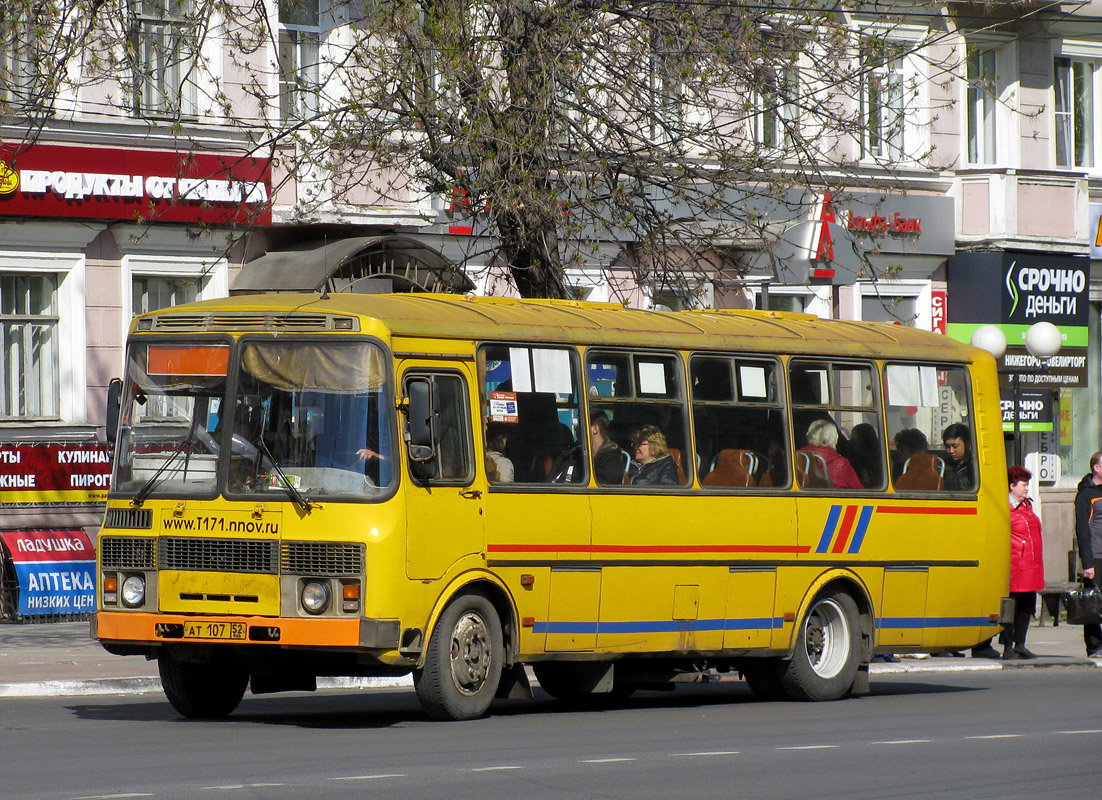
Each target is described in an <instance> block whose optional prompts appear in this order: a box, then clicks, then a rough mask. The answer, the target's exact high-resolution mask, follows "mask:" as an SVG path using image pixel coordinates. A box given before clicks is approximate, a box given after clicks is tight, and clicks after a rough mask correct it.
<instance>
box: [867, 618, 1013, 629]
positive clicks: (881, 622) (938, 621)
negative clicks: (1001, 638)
mask: <svg viewBox="0 0 1102 800" xmlns="http://www.w3.org/2000/svg"><path fill="white" fill-rule="evenodd" d="M998 624H999V623H997V622H992V621H991V620H990V619H988V618H987V617H880V619H878V620H876V627H877V628H971V627H975V626H977V625H998Z"/></svg>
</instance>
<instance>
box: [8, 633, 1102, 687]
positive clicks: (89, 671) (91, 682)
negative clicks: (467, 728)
mask: <svg viewBox="0 0 1102 800" xmlns="http://www.w3.org/2000/svg"><path fill="white" fill-rule="evenodd" d="M1027 644H1028V646H1029V649H1030V650H1032V651H1033V652H1034V653H1036V654H1037V655H1038V656H1039V657H1038V658H1037V659H1035V660H1031V661H993V660H989V659H983V658H971V657H970V656H966V657H964V658H943V657H938V658H934V657H928V658H923V657H914V656H903V657H901V658H900V660H899V661H898V662H895V663H883V662H874V663H873V664H872V665H871V666H870V668H869V669H870V671H871V672H872V673H873V674H874V675H875V674H878V673H893V672H895V673H898V672H959V671H968V670H996V669H1035V668H1038V667H1071V666H1075V667H1102V659H1090V658H1087V657H1086V654H1085V652H1084V649H1083V628H1082V627H1081V626H1079V625H1067V624H1062V625H1060V626H1058V627H1053V626H1052V622H1051V620H1048V621H1047V622H1046V624H1045V625H1044V626H1043V627H1039V626H1037V625H1036V624H1034V625H1031V626H1030V628H1029V639H1028V642H1027ZM410 683H411V682H410V679H409V677H406V678H400V679H393V678H387V679H368V678H357V679H319V680H318V687H319V688H371V687H381V686H404V685H410ZM160 689H161V682H160V679H159V678H158V677H157V662H155V661H146V660H145V659H144V658H142V657H140V656H113V655H111V654H110V653H108V652H107V651H106V650H104V649H103V647H101V646H100V645H99V643H98V642H96V641H94V640H92V639H91V638H90V637H89V634H88V623H87V622H59V623H42V624H25V625H17V624H0V698H4V697H45V696H71V695H93V694H140V693H143V692H158V691H160Z"/></svg>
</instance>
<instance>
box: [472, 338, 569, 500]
mask: <svg viewBox="0 0 1102 800" xmlns="http://www.w3.org/2000/svg"><path fill="white" fill-rule="evenodd" d="M479 376H480V381H481V392H480V394H481V399H482V405H483V408H482V425H483V431H484V433H485V436H484V440H485V441H486V443H487V446H488V448H489V447H494V448H499V449H494V450H493V451H492V453H493V455H492V456H491V455H490V454H489V453H490V450H489V449H488V450H487V459H488V461H487V474H488V475H489V478H490V481H491V482H493V483H498V484H501V483H541V484H544V483H553V484H581V483H585V481H586V473H585V458H584V455H585V442H584V441H583V440H581V439H579V438H578V435H579V432H581V433H584V432H585V426H584V425H581V424H580V420H581V415H580V410H579V409H580V406H581V400H580V391H579V386H580V383H581V381H580V380H579V375H578V359H577V356H576V353H575V351H573V350H571V349H569V348H566V347H535V346H532V345H523V344H508V345H504V344H486V345H483V346H482V348H481V349H480V351H479ZM491 434H492V435H491ZM503 465H504V466H505V467H506V468H505V469H500V468H499V467H501V466H503ZM491 466H492V468H491ZM510 468H511V469H510ZM510 472H511V473H512V479H511V480H509V478H508V474H509V473H510Z"/></svg>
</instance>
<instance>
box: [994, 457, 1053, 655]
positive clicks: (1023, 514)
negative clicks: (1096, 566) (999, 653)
mask: <svg viewBox="0 0 1102 800" xmlns="http://www.w3.org/2000/svg"><path fill="white" fill-rule="evenodd" d="M1032 477H1033V475H1032V474H1030V472H1029V470H1027V469H1025V468H1024V467H1018V466H1013V467H1011V468H1010V469H1008V470H1007V478H1008V479H1009V481H1010V596H1011V597H1013V598H1014V627H1013V628H1009V629H1007V630H1004V631H1003V634H1002V636H1001V637H1000V638H999V641H1000V642H1002V644H1003V648H1004V649H1003V658H1005V659H1008V660H1009V659H1015V658H1036V657H1037V656H1035V655H1034V654H1033V653H1031V652H1030V651H1029V650H1027V649H1026V646H1025V636H1026V631H1027V630H1028V629H1029V618H1030V617H1032V616H1033V614H1034V612H1035V611H1036V610H1037V592H1039V591H1041V590H1042V589H1044V588H1045V555H1044V549H1043V545H1042V543H1041V519H1040V517H1038V516H1037V515H1036V514H1035V513H1034V511H1033V501H1032V500H1030V499H1029V479H1030V478H1032Z"/></svg>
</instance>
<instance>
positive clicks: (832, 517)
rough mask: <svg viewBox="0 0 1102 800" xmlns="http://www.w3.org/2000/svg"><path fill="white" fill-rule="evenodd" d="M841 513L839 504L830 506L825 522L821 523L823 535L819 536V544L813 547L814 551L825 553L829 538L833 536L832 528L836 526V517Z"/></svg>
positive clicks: (828, 545)
mask: <svg viewBox="0 0 1102 800" xmlns="http://www.w3.org/2000/svg"><path fill="white" fill-rule="evenodd" d="M841 513H842V507H841V506H831V507H830V513H829V514H827V520H826V524H825V525H823V535H822V536H820V537H819V546H818V547H816V548H815V552H816V553H825V552H826V551H827V548H828V547H830V540H831V539H833V538H834V529H835V528H837V527H838V517H839V516H840V515H841Z"/></svg>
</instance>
